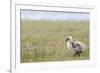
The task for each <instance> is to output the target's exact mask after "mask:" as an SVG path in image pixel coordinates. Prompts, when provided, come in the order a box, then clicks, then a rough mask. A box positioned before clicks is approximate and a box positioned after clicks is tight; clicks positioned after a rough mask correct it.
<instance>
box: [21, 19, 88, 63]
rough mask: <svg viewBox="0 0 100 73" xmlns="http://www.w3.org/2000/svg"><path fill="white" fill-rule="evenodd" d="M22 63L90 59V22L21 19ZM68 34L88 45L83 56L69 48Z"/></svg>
mask: <svg viewBox="0 0 100 73" xmlns="http://www.w3.org/2000/svg"><path fill="white" fill-rule="evenodd" d="M20 33H21V52H20V53H21V57H20V58H21V63H29V62H45V61H70V60H71V61H72V60H87V59H89V22H88V21H87V22H86V21H73V22H72V21H45V20H44V21H42V20H41V21H39V20H37V21H36V20H21V31H20ZM68 35H71V36H73V38H74V40H79V41H82V42H84V43H85V44H86V45H87V47H86V48H87V49H86V50H85V51H84V52H83V53H82V54H81V57H73V55H72V53H71V52H70V51H68V50H67V47H66V42H65V39H66V37H67V36H68Z"/></svg>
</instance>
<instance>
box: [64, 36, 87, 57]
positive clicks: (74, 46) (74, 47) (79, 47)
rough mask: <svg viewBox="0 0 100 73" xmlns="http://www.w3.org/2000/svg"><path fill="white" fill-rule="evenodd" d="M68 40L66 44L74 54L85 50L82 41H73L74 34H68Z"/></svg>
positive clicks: (78, 54) (76, 54) (77, 54)
mask: <svg viewBox="0 0 100 73" xmlns="http://www.w3.org/2000/svg"><path fill="white" fill-rule="evenodd" d="M65 41H66V45H67V48H68V50H70V51H72V52H73V53H74V56H79V57H80V54H81V53H82V52H83V51H84V50H85V44H84V43H82V42H81V41H73V38H72V36H68V37H67V39H66V40H65Z"/></svg>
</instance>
